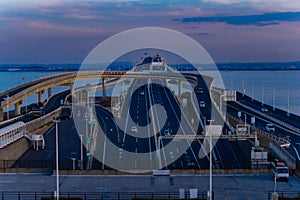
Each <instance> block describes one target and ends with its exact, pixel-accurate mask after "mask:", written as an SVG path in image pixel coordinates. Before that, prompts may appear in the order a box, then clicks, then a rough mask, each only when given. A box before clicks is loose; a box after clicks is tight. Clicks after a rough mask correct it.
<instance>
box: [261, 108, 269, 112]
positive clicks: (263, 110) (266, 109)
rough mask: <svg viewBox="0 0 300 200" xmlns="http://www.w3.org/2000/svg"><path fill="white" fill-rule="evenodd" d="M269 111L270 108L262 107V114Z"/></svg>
mask: <svg viewBox="0 0 300 200" xmlns="http://www.w3.org/2000/svg"><path fill="white" fill-rule="evenodd" d="M268 111H269V110H268V108H266V107H262V108H261V112H268Z"/></svg>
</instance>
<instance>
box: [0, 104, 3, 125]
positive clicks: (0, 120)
mask: <svg viewBox="0 0 300 200" xmlns="http://www.w3.org/2000/svg"><path fill="white" fill-rule="evenodd" d="M2 121H3V108H1V107H0V122H2Z"/></svg>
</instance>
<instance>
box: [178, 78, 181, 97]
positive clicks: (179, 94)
mask: <svg viewBox="0 0 300 200" xmlns="http://www.w3.org/2000/svg"><path fill="white" fill-rule="evenodd" d="M181 95H182V80H178V96H181Z"/></svg>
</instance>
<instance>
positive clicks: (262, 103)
mask: <svg viewBox="0 0 300 200" xmlns="http://www.w3.org/2000/svg"><path fill="white" fill-rule="evenodd" d="M261 105H264V86H262V87H261Z"/></svg>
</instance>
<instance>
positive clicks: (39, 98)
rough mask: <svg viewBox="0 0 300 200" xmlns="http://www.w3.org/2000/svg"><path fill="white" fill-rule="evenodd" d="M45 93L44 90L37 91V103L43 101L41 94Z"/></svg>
mask: <svg viewBox="0 0 300 200" xmlns="http://www.w3.org/2000/svg"><path fill="white" fill-rule="evenodd" d="M44 93H45V90H42V91H39V92H38V93H37V94H38V103H43V94H44Z"/></svg>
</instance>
